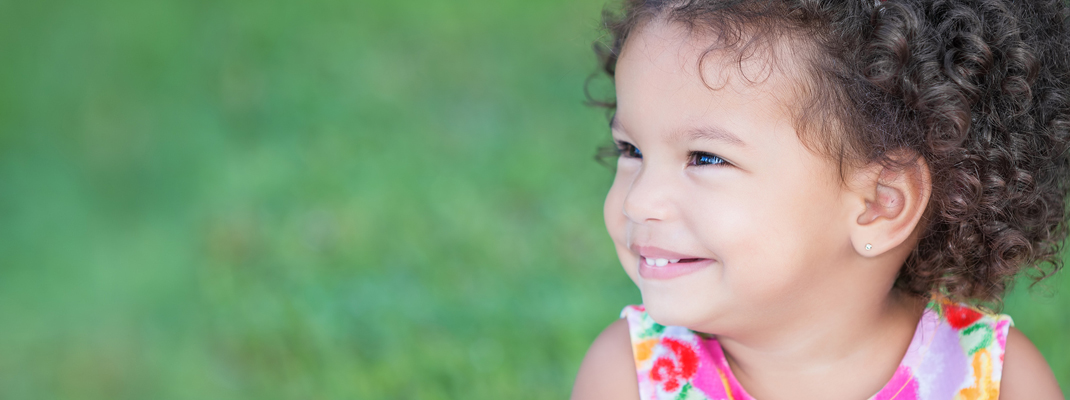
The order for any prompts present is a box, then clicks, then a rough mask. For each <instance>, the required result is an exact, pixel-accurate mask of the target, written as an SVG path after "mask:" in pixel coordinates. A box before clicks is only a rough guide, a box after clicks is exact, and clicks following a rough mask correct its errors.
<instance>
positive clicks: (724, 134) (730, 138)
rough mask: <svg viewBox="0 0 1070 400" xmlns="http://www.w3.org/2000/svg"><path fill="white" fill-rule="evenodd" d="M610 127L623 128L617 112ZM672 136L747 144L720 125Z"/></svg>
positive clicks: (611, 119) (679, 138)
mask: <svg viewBox="0 0 1070 400" xmlns="http://www.w3.org/2000/svg"><path fill="white" fill-rule="evenodd" d="M609 129H610V130H615V131H620V130H622V128H621V126H620V122H619V121H617V114H613V117H611V118H610V119H609ZM672 138H673V139H675V140H681V139H685V140H692V141H693V140H709V141H714V142H724V143H727V144H731V145H735V146H739V147H746V146H747V144H746V143H743V139H740V138H739V136H736V135H735V134H733V133H732V132H729V131H728V130H726V129H724V128H721V127H718V126H709V127H702V128H693V129H688V130H683V131H679V132H678V133H676V134H675V135H673V136H672Z"/></svg>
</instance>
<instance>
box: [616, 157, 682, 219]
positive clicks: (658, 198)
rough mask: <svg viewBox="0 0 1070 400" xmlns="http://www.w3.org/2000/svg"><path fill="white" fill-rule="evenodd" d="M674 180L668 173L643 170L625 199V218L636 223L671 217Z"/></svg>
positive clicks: (648, 169)
mask: <svg viewBox="0 0 1070 400" xmlns="http://www.w3.org/2000/svg"><path fill="white" fill-rule="evenodd" d="M672 194H673V179H672V177H671V176H670V174H669V173H668V171H660V172H658V171H656V170H654V169H652V168H646V167H645V166H644V168H642V169H641V170H640V171H639V173H638V174H637V175H636V177H635V179H634V180H632V184H631V187H629V188H628V193H627V195H625V197H624V210H623V211H624V216H625V217H628V219H629V220H631V221H632V222H634V223H646V222H650V221H663V220H666V219H668V218H670V217H671V211H672V202H671V197H672Z"/></svg>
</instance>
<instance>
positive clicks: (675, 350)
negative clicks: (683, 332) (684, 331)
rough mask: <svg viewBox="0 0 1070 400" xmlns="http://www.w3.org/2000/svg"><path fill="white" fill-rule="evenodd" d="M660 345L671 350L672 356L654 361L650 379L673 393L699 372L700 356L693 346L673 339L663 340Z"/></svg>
mask: <svg viewBox="0 0 1070 400" xmlns="http://www.w3.org/2000/svg"><path fill="white" fill-rule="evenodd" d="M659 345H661V346H663V347H665V348H667V349H669V351H670V352H672V354H671V356H670V355H663V356H661V357H658V359H657V360H656V361H654V365H653V368H651V369H650V379H651V380H653V381H654V382H655V384H657V383H661V384H662V389H665V391H666V392H672V391H674V390H676V389H677V388H679V387H680V380H683V381H685V382H686V381H687V380H688V379H691V377H692V376H694V375H695V371H698V354H696V353H695V349H693V348H692V347H691V345H689V344H687V343H685V342H682V341H679V340H677V339H673V338H668V337H665V338H662V339H661V343H659Z"/></svg>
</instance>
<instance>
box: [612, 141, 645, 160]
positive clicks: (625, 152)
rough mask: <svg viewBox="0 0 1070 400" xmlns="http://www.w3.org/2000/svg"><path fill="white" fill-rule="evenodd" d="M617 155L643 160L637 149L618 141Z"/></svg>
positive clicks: (641, 153)
mask: <svg viewBox="0 0 1070 400" xmlns="http://www.w3.org/2000/svg"><path fill="white" fill-rule="evenodd" d="M617 154H619V155H620V156H621V157H626V158H643V152H641V151H639V148H638V147H635V145H633V144H631V143H628V142H623V141H620V140H618V141H617Z"/></svg>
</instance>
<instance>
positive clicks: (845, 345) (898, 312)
mask: <svg viewBox="0 0 1070 400" xmlns="http://www.w3.org/2000/svg"><path fill="white" fill-rule="evenodd" d="M926 303H927V299H923V298H919V297H916V296H911V295H906V294H903V293H902V292H900V291H898V290H892V291H891V292H890V293H889V295H888V296H887V297H885V298H884V299H883V300H882V301H876V302H874V303H872V304H866V303H865V302H848V301H841V302H839V303H838V304H836V305H835V306H832V307H827V308H825V309H822V310H821V312H810V313H806V314H800V317H799V318H796V319H794V320H790V321H781V322H783V324H782V325H781V328H779V329H777V330H776V332H775V333H774V334H772V335H763V336H762V337H761V339H760V340H747V338H744V337H730V336H724V335H719V336H718V340H719V341H720V343H721V346H722V348H723V349H724V352H725V355H726V356H727V358H728V360H729V364H730V365H731V367H732V371H733V374H735V376H736V378H737V379H738V380H739V381H740V383H741V384H742V385H743V387H744V388H746V389H747V391H748V393H750V395H751V396H753V397H755V398H758V399H763V400H766V399H782V398H791V399H808V398H814V399H817V398H820V399H834V398H837V397H838V398H843V399H859V398H868V397H869V396H871V395H872V394H874V393H876V392H877V391H879V390H880V389H881V388H882V387H883V386H884V384H885V383H887V382H888V380H889V379H891V377H892V375H893V374H894V373H895V370H896V368H897V367H898V365H899V362H900V361H901V360H902V358H903V355H904V354H905V353H906V351H907V348H908V347H909V346H910V341H911V339H912V338H913V337H914V332H915V329H916V327H917V324H918V321H919V320H920V319H921V315H922V313H923V312H924V310H925V305H926ZM829 387H836V388H839V389H838V390H837V391H838V392H839V393H834V394H833V395H835V396H836V397H830V393H829V392H828V388H829Z"/></svg>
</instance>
